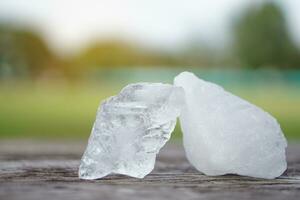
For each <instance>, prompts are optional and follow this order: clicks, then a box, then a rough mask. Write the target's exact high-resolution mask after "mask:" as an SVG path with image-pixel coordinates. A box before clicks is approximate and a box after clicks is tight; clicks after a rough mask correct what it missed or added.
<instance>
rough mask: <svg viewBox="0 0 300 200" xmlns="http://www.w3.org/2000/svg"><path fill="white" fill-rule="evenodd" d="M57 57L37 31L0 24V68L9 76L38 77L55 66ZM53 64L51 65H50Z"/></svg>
mask: <svg viewBox="0 0 300 200" xmlns="http://www.w3.org/2000/svg"><path fill="white" fill-rule="evenodd" d="M55 61H56V58H55V56H54V55H53V54H52V53H51V52H50V50H49V49H48V47H47V45H46V44H45V42H44V41H43V40H42V39H41V38H40V37H39V36H38V35H36V34H35V33H33V32H31V31H28V30H25V29H16V28H13V27H10V26H0V69H1V72H2V73H6V74H7V75H8V76H14V75H18V76H21V77H22V76H31V77H36V76H37V75H40V74H41V73H42V72H43V71H44V70H46V69H49V68H51V67H52V66H55ZM50 66H51V67H50Z"/></svg>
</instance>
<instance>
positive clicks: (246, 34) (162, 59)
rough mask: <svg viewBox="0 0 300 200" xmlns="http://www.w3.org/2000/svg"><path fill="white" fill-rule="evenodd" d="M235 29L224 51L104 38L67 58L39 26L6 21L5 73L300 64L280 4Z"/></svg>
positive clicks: (245, 17)
mask: <svg viewBox="0 0 300 200" xmlns="http://www.w3.org/2000/svg"><path fill="white" fill-rule="evenodd" d="M233 32H234V37H233V39H234V44H235V45H234V46H235V48H234V49H228V48H227V49H225V50H223V51H216V50H214V49H213V48H209V47H207V46H205V45H204V44H203V43H201V42H200V40H197V39H195V38H197V37H195V38H193V37H191V38H189V39H190V40H189V42H187V43H186V45H183V46H181V47H178V49H174V50H172V51H169V52H168V51H166V50H164V51H163V50H161V49H159V48H157V49H150V48H146V47H142V46H140V45H137V44H134V43H130V42H125V41H120V40H103V41H94V42H93V43H92V44H91V45H90V46H87V48H85V49H83V50H82V51H80V52H79V53H78V54H77V55H73V56H70V57H63V58H62V57H59V56H57V55H56V54H55V53H54V52H52V50H51V49H49V48H48V46H47V44H46V42H45V41H44V40H43V38H42V37H40V35H39V34H37V33H35V32H34V31H31V30H29V29H27V28H20V27H17V26H13V25H12V24H10V25H5V24H2V25H1V24H0V79H1V77H2V78H3V77H4V78H7V77H8V78H10V77H12V78H20V77H21V78H22V77H26V78H33V79H37V78H38V79H41V78H42V79H45V78H46V79H53V78H57V77H59V78H60V77H63V78H66V79H68V80H78V79H81V78H82V77H85V76H86V74H90V73H94V72H95V69H99V68H106V69H110V68H116V67H141V66H142V67H147V66H156V67H161V66H192V67H203V68H204V67H206V68H209V67H212V66H218V67H219V66H235V67H241V66H248V67H251V68H261V67H268V66H272V67H276V68H281V69H286V68H299V67H300V53H299V50H298V49H297V47H296V45H295V44H294V42H293V41H292V39H291V38H290V35H289V31H288V29H287V24H286V20H285V18H284V14H283V12H282V11H281V9H280V7H279V6H277V5H276V4H274V3H270V2H269V3H265V4H262V5H261V6H256V7H251V8H249V9H247V10H246V12H243V13H242V15H241V16H240V18H239V19H238V20H237V21H236V23H235V26H234V29H233ZM233 50H234V51H233ZM234 55H235V56H234Z"/></svg>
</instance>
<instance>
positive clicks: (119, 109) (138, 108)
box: [79, 83, 184, 179]
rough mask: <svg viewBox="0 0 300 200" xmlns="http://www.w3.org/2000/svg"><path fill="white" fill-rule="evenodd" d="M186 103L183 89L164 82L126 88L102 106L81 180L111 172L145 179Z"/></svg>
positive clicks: (132, 85) (81, 171)
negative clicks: (184, 102)
mask: <svg viewBox="0 0 300 200" xmlns="http://www.w3.org/2000/svg"><path fill="white" fill-rule="evenodd" d="M183 101H184V92H183V89H182V88H179V87H175V86H173V85H169V84H161V83H137V84H130V85H128V86H127V87H125V88H124V89H123V90H122V91H121V92H120V93H119V94H118V95H117V96H113V97H110V98H108V99H107V100H105V101H104V102H103V103H102V104H101V105H100V107H99V109H98V112H97V116H96V121H95V123H94V126H93V130H92V133H91V136H90V138H89V142H88V146H87V148H86V151H85V153H84V155H83V157H82V160H81V164H80V167H79V177H80V178H82V179H97V178H101V177H104V176H106V175H108V174H110V173H118V174H124V175H128V176H132V177H136V178H143V177H144V176H145V175H147V174H149V173H150V172H151V171H152V169H153V167H154V163H155V158H156V154H157V153H158V152H159V150H160V148H161V147H163V146H164V144H165V143H166V142H167V141H168V140H169V138H170V135H171V132H172V131H173V130H174V127H175V124H176V118H177V117H178V116H179V114H180V110H181V107H182V105H183Z"/></svg>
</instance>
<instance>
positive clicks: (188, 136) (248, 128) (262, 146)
mask: <svg viewBox="0 0 300 200" xmlns="http://www.w3.org/2000/svg"><path fill="white" fill-rule="evenodd" d="M174 84H175V85H176V86H181V87H183V88H184V91H185V101H186V105H185V107H184V108H183V110H182V113H181V115H180V124H181V127H182V131H183V142H184V148H185V152H186V155H187V158H188V160H189V161H190V162H191V164H192V165H194V167H195V168H197V169H198V170H199V171H201V172H203V173H204V174H206V175H223V174H239V175H245V176H252V177H258V178H267V179H272V178H275V177H278V176H280V175H281V174H282V173H283V172H284V171H285V170H286V167H287V164H286V156H285V148H286V147H287V142H286V140H285V138H284V135H283V133H282V131H281V129H280V125H279V124H278V123H277V121H276V119H274V118H273V117H272V116H271V115H270V114H268V113H267V112H265V111H263V110H262V109H261V108H258V107H257V106H255V105H253V104H251V103H249V102H247V101H245V100H243V99H241V98H239V97H237V96H235V95H233V94H231V93H229V92H227V91H225V90H224V89H223V88H222V87H220V86H218V85H216V84H213V83H210V82H206V81H204V80H201V79H199V78H197V77H196V76H195V75H194V74H192V73H189V72H183V73H181V74H179V75H178V76H177V77H175V80H174ZM266 92H267V91H266Z"/></svg>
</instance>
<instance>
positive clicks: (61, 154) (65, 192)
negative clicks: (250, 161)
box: [0, 140, 300, 200]
mask: <svg viewBox="0 0 300 200" xmlns="http://www.w3.org/2000/svg"><path fill="white" fill-rule="evenodd" d="M84 148H85V143H83V142H66V141H64V142H59V141H50V142H45V141H11V140H10V141H8V140H6V141H1V142H0V199H3V200H13V199H22V200H23V199H24V200H26V199H28V200H29V199H30V200H34V199H39V200H40V199H41V200H48V199H49V200H50V199H51V200H52V199H72V200H76V199H80V200H81V199H97V200H99V199H100V200H101V199H103V200H110V199H125V200H126V199H128V200H135V199H151V200H152V199H179V200H186V199H251V200H253V199H275V200H276V199H300V145H299V144H297V143H294V144H290V145H289V148H288V151H287V156H288V170H287V171H286V172H285V173H284V174H283V175H282V176H281V177H280V178H278V179H275V180H263V179H255V178H249V177H241V176H236V175H226V176H218V177H209V176H205V175H203V174H201V173H199V172H198V171H196V170H195V169H194V168H193V167H192V166H191V165H190V164H189V163H188V162H187V160H186V159H185V156H184V150H183V148H182V146H181V144H179V143H170V144H168V145H167V146H166V147H165V148H163V149H162V151H161V153H160V154H159V156H158V159H157V162H156V165H155V169H154V170H153V172H152V173H151V174H149V175H148V176H146V177H145V178H144V179H135V178H130V177H127V176H122V175H110V176H107V177H105V178H104V179H101V180H95V181H84V180H80V179H78V177H77V169H78V165H79V160H80V157H81V154H82V152H83V150H84Z"/></svg>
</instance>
